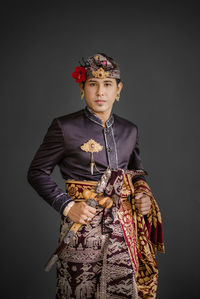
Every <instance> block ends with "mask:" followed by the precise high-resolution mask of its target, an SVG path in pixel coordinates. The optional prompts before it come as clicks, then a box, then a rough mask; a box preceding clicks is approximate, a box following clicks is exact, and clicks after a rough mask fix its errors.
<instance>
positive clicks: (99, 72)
mask: <svg viewBox="0 0 200 299" xmlns="http://www.w3.org/2000/svg"><path fill="white" fill-rule="evenodd" d="M92 75H93V76H94V77H95V78H100V79H105V78H107V77H108V76H109V72H105V71H104V69H103V68H102V67H100V68H99V69H98V70H97V71H92Z"/></svg>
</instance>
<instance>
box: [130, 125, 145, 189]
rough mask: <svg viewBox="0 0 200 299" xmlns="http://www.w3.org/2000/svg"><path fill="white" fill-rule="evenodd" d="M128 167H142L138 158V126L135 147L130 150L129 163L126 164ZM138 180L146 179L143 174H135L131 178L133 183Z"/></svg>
mask: <svg viewBox="0 0 200 299" xmlns="http://www.w3.org/2000/svg"><path fill="white" fill-rule="evenodd" d="M128 169H130V170H131V169H133V170H134V169H142V170H144V168H143V165H142V160H141V158H140V149H139V136H138V128H137V136H136V144H135V147H134V149H133V151H132V154H131V157H130V160H129V164H128ZM138 180H144V181H146V179H145V177H144V176H143V175H140V176H137V177H135V178H133V184H134V183H135V182H136V181H138Z"/></svg>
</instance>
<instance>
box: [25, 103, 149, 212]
mask: <svg viewBox="0 0 200 299" xmlns="http://www.w3.org/2000/svg"><path fill="white" fill-rule="evenodd" d="M90 139H93V140H95V141H96V142H98V143H99V144H100V145H101V146H103V149H102V150H101V151H100V152H98V153H94V160H95V164H96V166H97V168H98V170H100V171H101V172H104V171H105V170H106V169H107V168H108V166H109V167H110V168H111V169H118V168H122V169H124V170H125V169H143V166H142V163H141V159H140V156H139V147H138V129H137V126H136V125H135V124H133V123H131V122H130V121H128V120H125V119H123V118H121V117H119V116H117V115H115V114H113V115H111V116H110V118H109V119H108V121H107V122H106V127H104V126H103V124H102V120H101V119H100V118H99V117H97V116H96V115H95V114H93V113H92V112H91V110H90V109H89V108H87V107H86V108H85V109H83V110H80V111H78V112H76V113H72V114H69V115H65V116H61V117H59V118H56V119H54V120H53V121H52V124H51V126H50V127H49V129H48V131H47V134H46V135H45V137H44V140H43V142H42V144H41V145H40V147H39V149H38V151H37V152H36V154H35V157H34V159H33V161H32V163H31V165H30V168H29V171H28V181H29V183H30V184H31V185H32V187H33V188H34V189H35V190H36V191H37V192H38V194H39V195H40V196H41V197H43V198H44V199H45V200H46V201H47V202H48V203H49V204H50V205H51V206H53V207H54V208H55V209H56V210H57V211H59V212H60V213H61V214H62V212H63V210H64V208H65V207H66V206H67V204H68V203H69V202H70V201H72V199H71V198H70V197H69V196H68V195H67V193H66V192H64V191H63V190H62V189H60V188H59V187H58V185H57V184H56V183H55V182H54V181H53V180H52V178H51V176H50V175H51V173H52V171H53V169H54V167H55V166H56V165H58V166H59V168H60V171H61V174H62V177H63V179H65V180H67V179H74V180H95V181H98V180H99V179H100V177H101V173H100V172H98V171H97V170H96V169H95V168H94V174H93V175H91V171H90V161H91V154H90V153H89V152H85V151H83V150H82V149H81V146H82V145H83V144H84V143H86V142H87V141H89V140H90ZM140 178H142V179H144V180H145V178H144V177H143V176H141V177H140Z"/></svg>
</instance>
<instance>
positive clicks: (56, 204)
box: [52, 193, 74, 215]
mask: <svg viewBox="0 0 200 299" xmlns="http://www.w3.org/2000/svg"><path fill="white" fill-rule="evenodd" d="M72 201H74V200H73V199H72V198H71V197H69V196H68V195H67V193H61V194H59V195H57V196H56V198H55V199H54V201H53V203H52V207H53V208H54V209H56V211H58V212H59V213H60V214H61V215H63V211H64V209H65V207H66V206H67V205H68V204H69V203H70V202H72Z"/></svg>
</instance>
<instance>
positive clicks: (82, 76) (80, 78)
mask: <svg viewBox="0 0 200 299" xmlns="http://www.w3.org/2000/svg"><path fill="white" fill-rule="evenodd" d="M72 77H73V78H74V79H76V82H78V83H81V82H84V81H86V69H85V68H84V67H82V66H77V67H76V68H75V72H73V73H72Z"/></svg>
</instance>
